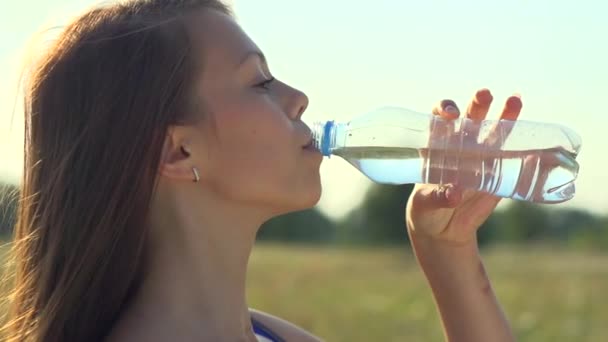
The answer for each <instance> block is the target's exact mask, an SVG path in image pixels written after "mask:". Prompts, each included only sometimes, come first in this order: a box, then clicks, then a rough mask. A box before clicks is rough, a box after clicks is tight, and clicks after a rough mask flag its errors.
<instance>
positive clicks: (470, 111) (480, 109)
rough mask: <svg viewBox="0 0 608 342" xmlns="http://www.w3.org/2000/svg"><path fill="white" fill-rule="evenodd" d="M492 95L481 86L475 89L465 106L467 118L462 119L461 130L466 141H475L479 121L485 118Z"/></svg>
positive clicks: (477, 135) (477, 134) (479, 125)
mask: <svg viewBox="0 0 608 342" xmlns="http://www.w3.org/2000/svg"><path fill="white" fill-rule="evenodd" d="M493 99H494V97H493V96H492V93H491V92H490V90H488V89H486V88H483V89H480V90H478V91H477V93H475V95H474V96H473V99H472V100H471V102H470V103H469V106H468V107H467V118H468V119H471V120H472V121H468V120H464V121H463V125H462V127H461V130H464V131H465V132H466V133H465V136H466V140H467V141H468V142H476V141H477V139H478V137H479V130H480V127H481V121H482V120H484V119H485V118H486V115H487V114H488V111H489V110H490V105H491V104H492V100H493Z"/></svg>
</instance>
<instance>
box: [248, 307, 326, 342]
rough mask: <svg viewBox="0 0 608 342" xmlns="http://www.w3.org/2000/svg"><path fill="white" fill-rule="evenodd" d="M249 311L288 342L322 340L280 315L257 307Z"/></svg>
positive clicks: (316, 341) (319, 341)
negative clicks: (277, 315) (274, 314)
mask: <svg viewBox="0 0 608 342" xmlns="http://www.w3.org/2000/svg"><path fill="white" fill-rule="evenodd" d="M249 313H250V314H251V318H253V319H255V320H256V321H258V322H260V323H262V324H263V325H265V326H266V327H268V328H269V329H270V330H272V331H273V332H274V333H276V334H277V335H279V336H281V337H282V338H283V339H285V340H286V341H287V342H322V340H321V339H320V338H318V337H316V336H314V335H312V334H311V333H309V332H308V331H306V330H304V329H302V328H300V327H298V326H297V325H295V324H293V323H290V322H288V321H286V320H284V319H281V318H279V317H276V316H273V315H270V314H267V313H265V312H262V311H259V310H255V309H249Z"/></svg>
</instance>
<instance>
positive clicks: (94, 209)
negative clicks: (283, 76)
mask: <svg viewBox="0 0 608 342" xmlns="http://www.w3.org/2000/svg"><path fill="white" fill-rule="evenodd" d="M199 9H212V10H218V11H220V12H222V13H225V14H228V15H230V14H231V12H230V10H229V9H228V8H227V6H226V5H225V4H223V3H222V2H220V0H134V1H128V2H126V3H120V4H114V5H109V6H104V7H97V8H95V9H92V10H90V11H88V12H87V13H85V14H84V15H82V16H80V17H79V18H77V19H76V20H75V21H74V22H72V23H71V24H69V25H68V26H67V27H66V29H65V30H64V31H63V33H62V34H61V35H60V36H59V38H58V39H57V40H56V41H55V42H54V44H53V45H52V46H51V48H50V49H48V52H47V53H46V54H45V55H44V57H43V58H41V59H40V61H39V62H37V63H36V64H35V65H34V66H33V67H32V69H31V71H30V72H29V73H28V76H27V77H26V79H25V87H24V91H25V151H24V172H23V178H22V180H21V187H20V198H19V204H18V211H17V219H16V224H15V235H14V246H13V257H14V258H15V274H14V279H15V280H14V281H15V287H14V292H13V294H12V296H11V299H12V300H11V302H12V303H11V309H10V314H9V317H8V318H9V320H8V322H7V324H6V325H5V326H4V328H3V332H4V334H5V337H4V338H5V340H7V341H45V342H46V341H62V342H70V341H101V340H103V339H104V337H105V336H107V334H108V333H109V332H110V330H111V329H112V327H113V325H114V324H115V323H116V321H117V319H118V318H119V317H120V315H121V313H122V312H123V311H124V310H125V308H126V306H127V305H128V304H129V301H130V300H131V299H132V298H133V295H134V294H135V293H136V291H137V290H138V287H139V285H140V283H141V273H142V265H143V263H144V260H143V259H144V258H143V256H144V253H143V252H144V246H145V241H146V235H147V231H146V217H147V213H148V207H149V203H150V200H151V196H152V195H153V192H154V189H155V187H156V181H157V170H158V164H159V161H160V154H161V150H162V145H163V141H164V139H165V136H166V134H167V129H168V127H169V126H170V125H178V124H187V123H188V122H189V120H192V118H194V117H196V115H193V112H195V111H196V110H199V109H196V108H200V107H198V106H196V104H195V101H194V96H192V91H193V87H194V82H195V80H194V79H193V75H197V74H200V73H199V72H198V71H200V70H198V69H197V66H198V64H199V63H196V62H195V59H194V58H192V56H191V51H192V50H193V49H192V44H191V42H190V41H191V40H190V37H189V36H188V29H187V20H185V17H186V16H187V15H188V14H189V13H191V12H193V11H194V10H199ZM195 71H196V72H195Z"/></svg>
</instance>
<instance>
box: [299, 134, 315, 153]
mask: <svg viewBox="0 0 608 342" xmlns="http://www.w3.org/2000/svg"><path fill="white" fill-rule="evenodd" d="M302 149H304V150H310V151H316V150H317V149H316V148H315V144H314V140H313V138H312V137H311V138H310V140H308V142H307V143H306V145H304V146H302Z"/></svg>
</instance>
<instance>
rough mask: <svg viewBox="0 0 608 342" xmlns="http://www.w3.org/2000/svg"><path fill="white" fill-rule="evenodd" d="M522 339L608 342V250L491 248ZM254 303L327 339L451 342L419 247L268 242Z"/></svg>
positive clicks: (254, 264) (488, 256)
mask: <svg viewBox="0 0 608 342" xmlns="http://www.w3.org/2000/svg"><path fill="white" fill-rule="evenodd" d="M483 254H484V260H485V265H486V268H487V271H488V273H489V275H490V277H491V279H492V282H493V286H494V289H495V291H496V293H497V296H498V298H499V300H500V302H501V303H502V304H503V308H504V310H505V312H506V314H507V316H508V317H509V320H510V322H511V324H512V326H513V328H514V329H515V331H516V334H517V336H518V340H519V341H534V342H540V341H598V342H600V341H608V254H605V255H599V254H591V253H586V254H585V253H582V252H570V251H560V250H559V249H557V250H556V249H552V248H549V247H528V248H524V247H522V248H513V247H509V248H494V249H492V250H485V251H484V252H483ZM248 288H249V290H248V297H249V304H250V305H251V306H252V307H255V308H257V309H260V310H264V311H268V312H270V313H272V314H275V315H278V316H281V317H283V318H286V319H288V320H290V321H293V322H295V323H297V324H299V325H301V326H302V327H304V328H306V329H308V330H310V331H312V332H314V333H315V334H317V335H318V336H320V337H322V338H323V339H325V340H327V341H365V342H369V341H442V340H443V335H442V330H441V326H440V322H439V317H438V315H437V313H436V311H435V307H434V304H433V301H432V297H431V293H430V290H429V289H428V288H427V286H426V283H425V280H424V278H423V276H422V273H421V271H420V270H419V268H418V266H417V265H416V263H415V260H414V259H413V255H412V253H411V251H410V250H409V249H406V248H393V249H343V248H332V247H325V248H320V247H319V248H313V247H289V246H272V245H259V246H257V247H256V248H255V250H254V253H253V255H252V259H251V267H250V270H249V284H248Z"/></svg>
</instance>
